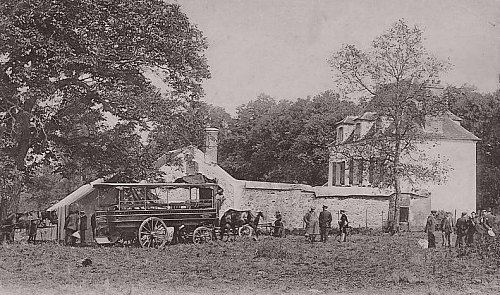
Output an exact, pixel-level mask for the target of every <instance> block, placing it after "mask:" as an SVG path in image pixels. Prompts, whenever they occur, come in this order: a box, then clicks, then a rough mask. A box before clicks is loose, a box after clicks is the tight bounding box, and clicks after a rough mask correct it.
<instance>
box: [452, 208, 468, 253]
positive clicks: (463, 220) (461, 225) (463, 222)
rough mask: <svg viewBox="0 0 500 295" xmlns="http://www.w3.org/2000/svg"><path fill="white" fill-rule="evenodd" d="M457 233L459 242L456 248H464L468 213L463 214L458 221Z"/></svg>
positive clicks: (456, 225) (456, 243)
mask: <svg viewBox="0 0 500 295" xmlns="http://www.w3.org/2000/svg"><path fill="white" fill-rule="evenodd" d="M455 227H456V229H455V231H456V233H457V240H456V241H455V247H463V245H464V237H465V235H466V234H467V212H462V216H461V217H460V218H458V219H457V223H456V224H455Z"/></svg>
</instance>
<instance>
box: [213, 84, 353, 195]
mask: <svg viewBox="0 0 500 295" xmlns="http://www.w3.org/2000/svg"><path fill="white" fill-rule="evenodd" d="M356 111H357V107H356V106H355V105H354V104H353V103H352V102H347V101H343V100H341V99H340V97H339V95H338V94H336V93H334V92H332V91H326V92H324V93H321V94H319V95H317V96H315V97H314V98H312V99H311V98H307V99H297V100H296V101H295V102H291V101H287V100H282V101H276V100H275V99H273V98H272V97H269V96H267V95H264V94H262V95H259V96H258V97H257V99H256V100H253V101H251V102H249V103H248V104H246V105H242V106H240V107H238V110H237V116H236V118H235V119H234V120H232V122H231V124H229V128H228V131H227V134H226V137H225V138H224V140H222V142H221V147H220V158H221V166H222V167H224V168H225V169H227V170H228V171H229V172H230V173H231V174H232V175H234V176H235V177H236V178H241V179H249V180H259V181H275V182H290V183H305V184H310V185H322V184H324V183H325V182H326V179H327V177H326V176H327V170H326V169H327V167H328V150H329V144H330V143H331V140H332V138H333V136H334V134H335V128H334V125H335V123H336V122H338V121H339V120H341V119H342V118H343V117H344V116H346V115H347V114H350V113H352V112H356Z"/></svg>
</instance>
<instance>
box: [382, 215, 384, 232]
mask: <svg viewBox="0 0 500 295" xmlns="http://www.w3.org/2000/svg"><path fill="white" fill-rule="evenodd" d="M383 229H384V211H382V230H383Z"/></svg>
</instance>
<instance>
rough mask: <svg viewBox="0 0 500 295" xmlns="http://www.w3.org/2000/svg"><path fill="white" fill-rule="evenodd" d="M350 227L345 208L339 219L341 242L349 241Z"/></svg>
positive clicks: (341, 211)
mask: <svg viewBox="0 0 500 295" xmlns="http://www.w3.org/2000/svg"><path fill="white" fill-rule="evenodd" d="M348 227H349V220H348V219H347V214H346V212H345V210H340V220H339V230H340V242H346V241H347V228H348Z"/></svg>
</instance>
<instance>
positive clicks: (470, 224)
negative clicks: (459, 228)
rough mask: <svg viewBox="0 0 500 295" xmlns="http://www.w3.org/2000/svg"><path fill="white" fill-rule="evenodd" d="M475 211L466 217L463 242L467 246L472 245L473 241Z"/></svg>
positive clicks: (475, 219)
mask: <svg viewBox="0 0 500 295" xmlns="http://www.w3.org/2000/svg"><path fill="white" fill-rule="evenodd" d="M476 222H477V218H476V212H471V214H470V218H468V219H467V231H466V238H465V244H466V245H467V246H472V244H473V243H474V234H475V233H476Z"/></svg>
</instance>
